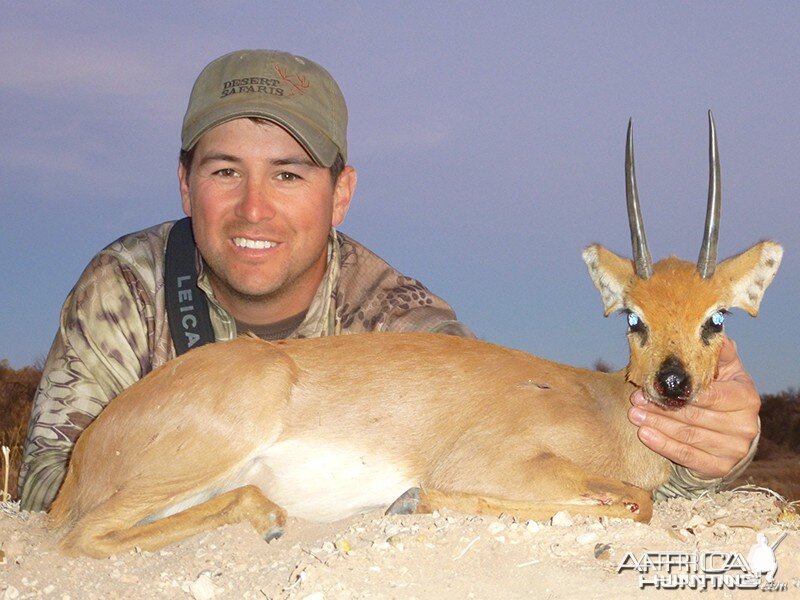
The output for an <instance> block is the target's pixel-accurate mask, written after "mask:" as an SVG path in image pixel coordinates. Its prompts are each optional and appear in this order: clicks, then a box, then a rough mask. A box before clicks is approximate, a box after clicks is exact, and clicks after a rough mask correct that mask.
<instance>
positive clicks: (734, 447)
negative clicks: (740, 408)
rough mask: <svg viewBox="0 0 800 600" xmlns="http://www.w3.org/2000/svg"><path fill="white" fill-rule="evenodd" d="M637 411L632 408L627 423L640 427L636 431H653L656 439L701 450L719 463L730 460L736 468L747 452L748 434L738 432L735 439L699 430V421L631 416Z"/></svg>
mask: <svg viewBox="0 0 800 600" xmlns="http://www.w3.org/2000/svg"><path fill="white" fill-rule="evenodd" d="M638 410H640V409H638V408H632V409H631V411H630V412H631V421H632V422H633V423H635V424H637V425H640V428H642V429H650V430H653V431H656V432H658V434H659V435H661V436H663V437H664V438H668V439H670V440H672V441H674V442H675V443H676V444H679V445H682V446H687V447H694V448H696V449H698V450H700V451H702V452H704V453H706V452H705V450H709V451H712V452H713V453H714V455H715V456H717V457H719V458H722V459H733V463H732V464H736V462H738V459H739V458H741V457H742V456H744V455H745V454H747V451H748V450H749V448H750V440H752V437H753V436H751V435H749V432H741V433H740V434H739V435H731V434H730V433H720V432H719V431H718V430H716V429H714V428H713V427H712V428H708V427H704V426H702V425H701V424H700V421H702V419H698V420H696V421H694V422H692V423H686V422H683V421H678V420H675V419H671V418H669V417H668V416H663V415H655V414H652V413H649V414H646V415H644V418H642V415H641V414H635V413H636V411H638ZM706 412H707V411H706ZM676 451H677V450H676ZM681 451H682V452H688V450H687V449H682V450H681ZM709 455H710V454H709ZM668 458H671V457H668ZM676 462H677V461H676ZM681 464H683V463H681Z"/></svg>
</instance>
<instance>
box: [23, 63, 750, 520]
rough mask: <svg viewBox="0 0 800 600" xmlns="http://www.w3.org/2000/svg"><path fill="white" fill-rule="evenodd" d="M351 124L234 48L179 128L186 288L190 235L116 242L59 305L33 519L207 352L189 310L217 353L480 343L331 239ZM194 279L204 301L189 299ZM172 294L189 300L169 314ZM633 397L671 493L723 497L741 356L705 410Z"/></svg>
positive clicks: (436, 303) (27, 486)
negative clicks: (98, 422) (142, 389)
mask: <svg viewBox="0 0 800 600" xmlns="http://www.w3.org/2000/svg"><path fill="white" fill-rule="evenodd" d="M346 127H347V109H346V106H345V103H344V98H343V97H342V94H341V92H340V90H339V87H338V85H337V84H336V82H335V81H334V80H333V79H332V78H331V76H330V75H329V74H328V73H327V72H326V71H325V70H324V69H323V68H322V67H320V66H319V65H316V64H315V63H313V62H311V61H309V60H307V59H304V58H300V57H296V56H292V55H290V54H286V53H282V52H274V51H266V50H255V51H240V52H233V53H231V54H227V55H225V56H223V57H221V58H219V59H217V60H215V61H213V62H212V63H210V64H209V65H208V66H207V67H206V68H205V69H204V70H203V72H202V73H201V74H200V76H199V77H198V79H197V81H196V82H195V85H194V88H193V90H192V94H191V97H190V99H189V106H188V109H187V111H186V115H185V117H184V122H183V130H182V150H181V157H180V164H179V167H178V179H179V183H180V193H181V198H182V203H183V210H184V212H185V213H186V215H187V216H188V217H191V231H192V233H193V238H192V237H191V236H190V237H189V239H190V240H191V239H193V242H192V241H189V242H187V244H188V245H189V250H190V263H191V265H190V270H191V272H192V273H191V276H189V275H186V276H177V277H176V276H173V275H170V276H166V275H165V271H169V270H170V269H171V268H172V267H171V265H173V262H172V258H171V257H172V256H173V253H172V250H170V251H169V252H168V251H167V250H166V249H167V246H168V238H169V247H170V248H172V244H173V240H174V239H177V240H179V239H181V238H180V236H179V232H180V231H181V230H182V228H183V227H187V229H186V231H187V234H186V235H187V236H188V235H189V234H188V231H189V230H188V225H189V222H188V221H183V222H178V224H175V223H163V224H161V225H158V226H155V227H152V228H150V229H146V230H144V231H140V232H138V233H133V234H130V235H127V236H124V237H122V238H120V239H119V240H117V241H116V242H114V243H112V244H111V245H110V246H108V247H107V248H106V249H104V250H103V251H101V252H100V253H99V254H98V255H97V256H95V258H94V259H93V260H92V261H91V263H90V264H89V266H88V267H87V269H86V270H85V271H84V273H83V274H82V275H81V278H80V280H79V281H78V283H77V284H76V286H75V288H74V289H73V290H72V292H71V293H70V295H69V296H68V298H67V300H66V302H65V304H64V308H63V310H62V313H61V323H60V328H59V331H58V334H57V336H56V339H55V341H54V343H53V347H52V348H51V350H50V354H49V356H48V359H47V363H46V365H45V369H44V373H43V376H42V383H41V385H40V387H39V390H38V392H37V396H36V399H35V401H34V407H33V411H32V414H31V420H30V424H29V428H28V435H27V439H26V444H25V457H24V462H23V466H22V470H21V473H20V494H21V497H22V508H23V509H27V510H43V509H46V508H47V507H48V506H49V505H50V503H51V502H52V500H53V499H54V497H55V495H56V492H57V491H58V488H59V486H60V485H61V482H62V480H63V477H64V475H65V470H66V466H67V463H68V460H69V454H70V452H71V449H72V447H73V445H74V443H75V441H76V440H77V438H78V436H79V435H80V433H81V432H82V431H83V430H84V429H85V428H86V427H87V426H88V425H89V423H91V421H92V420H93V419H94V418H95V417H96V416H97V415H98V414H99V413H100V411H101V410H102V409H103V407H105V406H106V404H107V403H108V402H110V401H112V400H113V398H114V397H115V396H116V395H118V394H119V393H120V392H121V391H122V390H124V389H125V388H127V387H128V386H130V385H131V384H133V383H134V382H135V381H137V380H138V379H140V378H142V377H144V376H145V375H146V374H147V373H149V372H150V371H152V370H153V369H155V368H157V367H159V366H160V365H162V364H164V363H165V362H166V361H168V360H169V359H171V358H173V357H174V356H175V355H176V348H177V349H178V350H183V349H185V348H184V347H192V346H193V345H195V344H196V343H198V340H200V339H201V337H202V336H200V334H199V333H197V331H195V326H196V325H197V322H198V320H202V318H203V316H204V314H205V312H204V311H206V309H203V310H202V311H199V312H197V311H196V310H195V309H196V306H195V304H197V303H198V302H199V301H202V300H203V299H205V300H206V301H207V303H208V309H207V314H208V315H209V317H210V325H208V329H209V331H211V330H213V338H214V339H215V340H217V341H221V340H229V339H231V338H233V337H235V336H236V335H237V334H238V333H244V332H247V331H251V332H254V333H255V334H257V335H259V336H260V337H263V338H265V339H279V338H286V337H311V336H323V335H337V334H340V333H357V332H363V331H412V330H416V331H429V332H439V333H450V334H455V335H464V336H471V335H472V333H471V332H470V331H469V329H468V328H466V327H465V326H464V325H463V324H461V323H460V322H458V321H457V320H456V318H455V314H454V313H453V311H452V309H451V308H450V306H448V305H447V304H446V303H445V302H444V301H443V300H441V299H440V298H438V297H436V296H434V295H433V294H431V293H430V292H429V291H428V290H427V289H425V287H424V286H422V285H421V284H420V283H419V282H418V281H416V280H414V279H410V278H408V277H405V276H404V275H401V274H400V273H398V272H397V271H395V270H394V269H393V268H392V267H390V266H389V265H388V264H386V263H385V262H384V261H383V260H381V259H380V258H379V257H377V256H376V255H374V254H373V253H371V252H370V251H369V250H367V249H366V248H364V247H363V246H361V245H360V244H358V243H357V242H355V241H354V240H352V239H350V238H348V237H346V236H344V235H343V234H341V233H338V232H337V231H336V230H335V229H334V228H335V227H336V226H338V225H339V224H340V223H341V222H342V220H343V219H344V217H345V214H346V213H347V210H348V208H349V206H350V200H351V198H352V195H353V193H354V191H355V187H356V172H355V170H354V169H353V168H352V167H351V166H347V165H346V159H347V141H346ZM181 223H183V225H182V224H181ZM173 234H174V237H173ZM175 245H176V247H181V244H179V243H177V242H175ZM184 245H185V244H184ZM184 249H185V248H184ZM165 253H166V255H167V259H166V261H165ZM195 267H196V271H197V273H195ZM169 272H170V273H172V271H169ZM195 277H196V288H194V289H193V288H192V287H191V283H187V285H188V286H189V287H186V288H181V286H182V284H183V283H186V282H187V281H190V282H191V281H192V280H193V279H194V278H195ZM171 282H177V285H178V287H179V288H181V289H177V290H176V289H173V288H171V287H170V286H171V285H173V283H171ZM165 287H166V288H167V291H166V292H165ZM174 296H177V298H178V299H179V301H183V302H184V304H183V305H180V306H179V307H178V308H175V306H174V305H169V302H168V298H172V297H174ZM184 310H186V311H189V312H187V313H184V312H183V311H184ZM170 311H171V312H172V314H173V318H172V319H168V313H169V312H170ZM192 311H195V312H192ZM211 335H212V333H209V337H211ZM208 341H212V340H208ZM723 399H724V402H722V400H723ZM633 401H634V403H635V406H634V408H632V409H631V420H632V421H633V422H634V423H636V424H637V425H641V426H642V427H641V428H640V430H639V431H640V437H641V438H642V440H643V442H644V443H645V444H647V445H648V446H650V447H652V448H654V449H655V450H656V451H658V452H660V453H661V454H663V455H664V456H666V457H667V458H670V459H671V460H673V461H675V462H678V463H680V464H681V465H684V466H682V467H678V466H676V467H675V469H674V472H673V476H672V478H671V479H670V482H669V483H668V484H666V485H665V486H664V488H662V489H661V490H660V491H659V492H658V494H660V495H662V496H664V495H674V494H690V493H692V492H693V491H696V490H702V489H706V488H708V487H714V486H716V485H718V484H719V483H720V479H719V478H720V477H721V476H723V475H725V474H726V473H729V472H730V473H735V472H738V471H739V470H741V468H743V466H744V465H746V464H747V462H749V460H750V458H751V457H752V453H753V451H754V447H755V446H754V444H755V439H756V437H757V432H758V419H757V413H758V406H759V400H758V395H757V393H756V391H755V388H754V387H753V386H752V382H750V380H749V377H747V374H746V373H745V372H744V370H743V368H742V366H741V363H740V362H739V360H738V357H737V356H736V352H735V349H734V348H733V346H732V345H731V344H729V345H728V346H727V350H726V353H725V354H724V355H723V362H722V365H721V368H720V381H719V382H717V383H716V384H715V385H714V386H713V387H712V391H711V393H709V394H707V395H706V396H704V397H703V399H701V401H700V402H699V403H698V406H697V407H693V408H691V409H686V410H684V411H681V414H678V413H665V412H664V411H660V410H658V409H657V408H655V407H652V406H649V405H647V404H646V403H644V402H643V400H642V399H641V398H634V400H633ZM734 466H735V468H734ZM732 468H733V471H731V469H732ZM690 469H695V470H696V472H692V471H691V470H690ZM729 476H730V475H729Z"/></svg>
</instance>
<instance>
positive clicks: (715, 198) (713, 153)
mask: <svg viewBox="0 0 800 600" xmlns="http://www.w3.org/2000/svg"><path fill="white" fill-rule="evenodd" d="M721 185H722V182H721V181H720V170H719V152H718V150H717V127H716V125H715V124H714V114H713V113H712V112H711V111H710V110H709V111H708V207H707V208H706V227H705V232H704V233H703V244H702V246H701V247H700V258H698V259H697V272H698V273H700V277H702V278H703V279H708V278H709V277H711V276H712V275H713V274H714V269H716V268H717V246H718V245H719V215H720V205H721V202H722V188H721Z"/></svg>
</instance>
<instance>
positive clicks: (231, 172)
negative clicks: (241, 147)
mask: <svg viewBox="0 0 800 600" xmlns="http://www.w3.org/2000/svg"><path fill="white" fill-rule="evenodd" d="M214 175H219V176H220V177H234V176H235V175H236V171H234V170H233V169H220V170H219V171H214Z"/></svg>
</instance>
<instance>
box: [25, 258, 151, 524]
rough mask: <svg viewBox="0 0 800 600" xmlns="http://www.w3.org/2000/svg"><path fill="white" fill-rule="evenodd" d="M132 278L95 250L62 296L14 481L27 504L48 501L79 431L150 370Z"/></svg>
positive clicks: (27, 506)
mask: <svg viewBox="0 0 800 600" xmlns="http://www.w3.org/2000/svg"><path fill="white" fill-rule="evenodd" d="M131 279H132V275H131V273H130V272H125V270H124V268H123V267H121V266H120V264H119V263H118V262H117V261H116V259H114V258H112V257H110V256H108V255H105V254H99V255H98V256H96V257H95V258H94V259H93V260H92V262H91V263H90V264H89V266H88V267H87V268H86V270H85V271H84V272H83V274H82V275H81V278H80V279H79V280H78V283H77V284H76V285H75V287H74V288H73V290H72V291H71V292H70V294H69V296H68V297H67V299H66V301H65V303H64V307H63V309H62V311H61V319H60V326H59V330H58V333H57V334H56V338H55V341H54V342H53V345H52V347H51V349H50V353H49V355H48V357H47V362H46V363H45V367H44V372H43V374H42V379H41V382H40V384H39V388H38V390H37V392H36V397H35V398H34V403H33V409H32V412H31V417H30V421H29V423H28V431H27V436H26V439H25V447H24V456H23V464H22V467H21V470H20V487H19V491H20V496H21V507H22V509H24V510H46V509H47V508H48V507H49V506H50V503H51V502H52V501H53V499H54V498H55V496H56V493H57V491H58V489H59V487H60V486H61V482H62V481H63V479H64V475H65V474H66V467H67V463H68V461H69V456H70V453H71V451H72V447H73V446H74V444H75V441H76V440H77V439H78V436H79V435H80V434H81V432H82V431H83V430H84V429H85V428H86V427H87V426H88V425H89V424H90V423H91V422H92V421H93V420H94V418H95V417H97V415H98V414H99V413H100V411H101V410H102V409H103V408H104V407H105V405H106V404H107V403H108V402H109V401H110V400H111V399H112V398H114V397H115V396H116V395H117V394H118V393H119V392H120V391H122V390H123V389H125V388H126V387H128V386H129V385H131V384H132V383H134V382H135V381H136V380H138V379H139V378H140V377H141V376H142V373H144V372H147V370H149V369H148V365H147V361H148V360H149V358H147V357H148V351H147V348H148V338H147V332H146V327H145V325H144V319H143V318H142V314H141V313H142V311H143V310H144V309H145V307H144V305H143V301H142V298H141V296H137V294H136V293H135V291H134V290H136V286H135V285H133V286H132V285H131Z"/></svg>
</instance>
